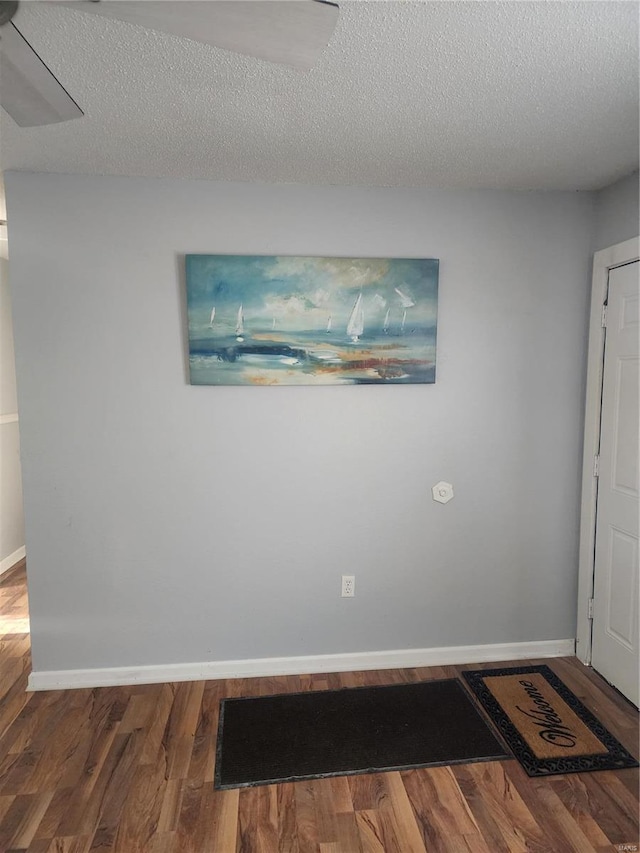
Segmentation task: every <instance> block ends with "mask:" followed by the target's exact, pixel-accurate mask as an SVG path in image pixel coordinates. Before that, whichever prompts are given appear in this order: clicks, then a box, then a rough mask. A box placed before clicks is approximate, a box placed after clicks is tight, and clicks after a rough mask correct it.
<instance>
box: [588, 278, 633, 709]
mask: <svg viewBox="0 0 640 853" xmlns="http://www.w3.org/2000/svg"><path fill="white" fill-rule="evenodd" d="M639 267H640V265H639V264H638V262H636V263H633V264H627V265H626V266H623V267H618V268H616V269H612V270H611V271H610V273H609V297H608V318H607V332H606V342H605V357H604V371H603V386H602V422H601V433H600V480H599V484H598V510H597V517H596V548H595V575H594V605H593V637H592V663H593V667H594V669H597V670H598V671H599V672H600V673H601V674H602V675H603V676H604V677H605V678H606V679H607V680H608V681H610V682H611V683H612V684H613V685H614V686H615V687H617V688H618V689H619V690H620V691H621V692H622V693H624V695H625V696H627V697H628V698H629V699H630V700H631V701H632V702H634V703H635V704H636V705H637V704H638V691H639V684H638V681H639V678H638V670H639V668H640V654H639V647H640V638H639V636H638V633H639V629H638V575H639V565H638V563H639V546H638V540H639V535H640V530H639V527H640V521H639V515H640V501H639V496H638V491H639V484H640V471H639V464H638V462H639V460H638V449H639V444H640V399H639V384H640V359H639V337H640V335H639V331H640V317H639V313H638V309H639V307H640V299H639V290H640V286H639V279H638V271H639Z"/></svg>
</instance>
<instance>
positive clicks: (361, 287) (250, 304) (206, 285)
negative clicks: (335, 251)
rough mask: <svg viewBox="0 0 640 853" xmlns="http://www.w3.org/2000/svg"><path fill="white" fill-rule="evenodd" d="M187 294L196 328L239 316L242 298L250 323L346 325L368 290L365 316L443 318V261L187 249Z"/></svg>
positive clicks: (429, 322) (377, 320) (369, 319)
mask: <svg viewBox="0 0 640 853" xmlns="http://www.w3.org/2000/svg"><path fill="white" fill-rule="evenodd" d="M186 268H187V300H188V308H189V321H190V326H191V330H192V332H195V331H196V330H197V327H199V326H204V325H206V324H208V322H209V316H210V313H211V310H212V309H213V308H214V307H215V311H216V320H217V321H218V322H221V323H223V324H229V325H231V324H233V323H234V322H235V318H236V315H237V312H238V308H239V306H240V305H242V308H243V314H244V318H245V322H246V324H247V325H256V326H264V327H267V326H271V325H272V324H273V325H274V326H277V328H280V329H282V330H287V329H289V330H294V329H297V330H307V331H313V330H315V329H318V330H320V329H322V328H324V327H326V325H327V322H328V318H329V317H331V320H332V324H333V327H334V328H335V327H336V326H342V325H344V326H345V327H346V324H347V322H348V319H349V315H350V314H351V311H352V309H353V306H354V303H355V300H356V299H357V298H358V296H359V294H362V305H363V307H364V313H365V324H366V325H371V326H376V327H381V326H382V324H383V322H384V320H385V316H386V314H387V311H389V315H390V320H389V322H391V323H394V322H400V319H401V317H402V315H403V313H404V312H405V311H406V316H407V318H408V320H407V322H410V323H411V324H412V325H413V326H419V327H422V328H428V327H432V326H435V324H436V309H437V289H438V261H437V260H435V259H431V258H427V259H405V258H394V259H385V258H310V257H286V256H255V255H253V256H251V255H187V258H186Z"/></svg>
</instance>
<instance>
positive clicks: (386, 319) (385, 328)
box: [382, 309, 390, 335]
mask: <svg viewBox="0 0 640 853" xmlns="http://www.w3.org/2000/svg"><path fill="white" fill-rule="evenodd" d="M389 314H390V309H387V313H386V314H385V315H384V323H383V324H382V331H383V332H384V333H385V335H386V334H387V332H388V331H389Z"/></svg>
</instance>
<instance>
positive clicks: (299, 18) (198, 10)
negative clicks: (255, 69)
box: [62, 0, 338, 70]
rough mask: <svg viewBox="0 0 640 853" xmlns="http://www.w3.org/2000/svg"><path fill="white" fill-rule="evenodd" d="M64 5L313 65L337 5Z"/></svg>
mask: <svg viewBox="0 0 640 853" xmlns="http://www.w3.org/2000/svg"><path fill="white" fill-rule="evenodd" d="M62 5H64V6H68V7H70V8H73V9H78V10H80V11H83V12H92V13H94V14H96V15H103V16H105V17H108V18H115V19H117V20H120V21H128V22H129V23H132V24H140V25H141V26H143V27H146V28H147V29H151V30H158V31H160V32H164V33H170V34H171V35H176V36H180V37H182V38H188V39H192V40H193V41H198V42H204V43H205V44H210V45H212V46H214V47H222V48H224V49H225V50H231V51H234V52H235V53H242V54H246V55H248V56H256V57H258V58H259V59H266V60H267V61H269V62H276V63H279V64H282V65H292V66H293V67H294V68H301V69H305V70H306V69H309V68H311V66H312V65H313V64H314V63H315V61H316V60H317V59H318V57H319V55H320V52H321V51H322V50H323V49H324V48H325V47H326V46H327V44H328V43H329V39H330V38H331V34H332V33H333V30H334V28H335V25H336V22H337V20H338V7H337V6H336V5H334V4H333V3H325V2H323V0H174V2H167V0H100V2H95V1H94V2H92V0H72V2H64V3H63V4H62Z"/></svg>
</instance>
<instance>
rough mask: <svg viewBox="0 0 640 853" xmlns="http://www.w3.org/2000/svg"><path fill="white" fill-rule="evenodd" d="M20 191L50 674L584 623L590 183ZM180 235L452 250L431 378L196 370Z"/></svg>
mask: <svg viewBox="0 0 640 853" xmlns="http://www.w3.org/2000/svg"><path fill="white" fill-rule="evenodd" d="M6 183H7V198H8V205H9V216H10V221H11V232H10V239H11V256H12V260H11V263H12V280H13V282H14V307H15V331H16V347H17V367H18V377H19V389H20V409H21V419H22V442H23V472H24V483H25V502H26V516H27V536H28V540H29V571H30V602H31V616H32V622H31V625H32V637H33V652H34V667H35V669H36V670H40V671H46V670H56V669H70V668H82V667H100V666H123V665H136V664H162V663H170V662H176V663H179V662H184V661H216V660H231V659H241V658H255V657H270V656H289V655H304V654H308V655H315V654H325V653H327V654H328V653H338V652H356V651H367V650H385V649H402V648H426V647H436V646H452V645H464V644H486V643H502V642H519V641H520V642H522V641H529V640H550V639H559V638H568V637H569V638H570V637H573V636H575V600H576V577H577V544H578V511H579V482H580V461H581V435H582V394H583V381H584V376H583V374H584V357H585V346H586V330H587V311H588V290H589V280H590V250H591V245H592V236H593V235H592V226H593V205H592V198H591V196H589V195H588V194H576V193H553V192H544V193H533V192H524V193H509V192H492V191H476V192H463V191H458V192H455V191H454V192H446V191H418V190H404V189H363V188H337V187H303V186H267V185H262V186H260V185H243V184H215V183H207V182H187V181H184V182H182V181H164V180H148V179H125V178H95V177H79V176H63V175H42V174H25V173H10V174H9V175H8V176H7V177H6ZM186 252H212V253H216V252H219V253H245V254H253V253H257V254H300V255H328V256H331V255H342V256H383V257H384V256H400V257H402V256H418V257H421V256H422V257H437V258H440V302H439V328H438V368H437V369H438V375H437V382H436V384H435V385H431V386H424V385H413V386H402V387H371V386H361V387H313V388H308V387H279V388H246V387H191V386H190V385H189V384H188V379H187V362H186V348H187V344H186V318H185V296H184V280H183V257H182V256H183V254H184V253H186ZM440 479H445V480H449V481H450V482H452V483H453V484H454V486H455V489H456V496H455V499H454V500H453V501H452V502H451V503H449V504H447V505H446V506H443V505H440V504H437V503H434V502H433V501H432V499H431V491H430V487H431V485H432V484H434V483H435V482H437V481H438V480H440ZM342 573H349V574H351V573H354V574H355V575H356V579H357V580H356V585H357V594H356V597H355V598H354V599H352V600H349V599H341V598H340V575H341V574H342Z"/></svg>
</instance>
